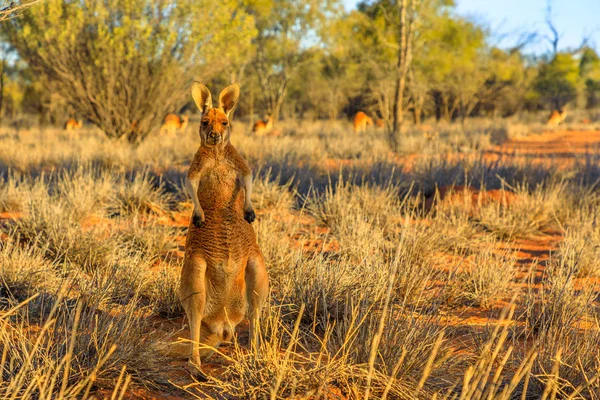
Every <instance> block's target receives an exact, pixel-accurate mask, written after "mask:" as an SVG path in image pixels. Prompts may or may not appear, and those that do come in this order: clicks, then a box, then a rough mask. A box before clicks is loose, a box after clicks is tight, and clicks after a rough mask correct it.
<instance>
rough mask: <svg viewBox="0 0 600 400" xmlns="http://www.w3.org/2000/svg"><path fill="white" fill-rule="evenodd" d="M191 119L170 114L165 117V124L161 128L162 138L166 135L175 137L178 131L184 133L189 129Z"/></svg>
mask: <svg viewBox="0 0 600 400" xmlns="http://www.w3.org/2000/svg"><path fill="white" fill-rule="evenodd" d="M189 119H190V118H189V117H188V116H187V115H184V116H182V117H181V118H179V116H177V115H175V114H168V115H167V116H166V117H165V122H164V123H163V125H162V126H161V127H160V134H161V136H162V135H165V134H168V135H171V136H175V133H176V132H177V131H179V132H181V133H184V132H185V128H187V125H188V121H189Z"/></svg>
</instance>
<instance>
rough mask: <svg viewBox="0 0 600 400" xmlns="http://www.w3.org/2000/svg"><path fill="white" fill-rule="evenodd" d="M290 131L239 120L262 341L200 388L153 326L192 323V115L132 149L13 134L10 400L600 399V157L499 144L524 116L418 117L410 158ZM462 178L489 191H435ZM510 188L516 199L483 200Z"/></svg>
mask: <svg viewBox="0 0 600 400" xmlns="http://www.w3.org/2000/svg"><path fill="white" fill-rule="evenodd" d="M281 129H282V136H280V137H266V138H255V137H253V136H251V135H250V134H248V132H245V130H246V127H244V126H243V125H242V124H237V125H236V126H235V131H234V133H233V139H232V141H233V143H234V144H235V145H236V146H237V148H238V149H239V150H240V152H241V153H242V154H243V155H244V157H246V158H247V159H248V161H249V162H250V164H251V166H252V168H253V170H254V171H255V185H254V193H253V203H254V206H255V208H256V209H257V214H258V221H257V222H256V223H255V224H254V227H255V229H256V232H257V236H258V241H259V244H260V247H261V249H262V251H263V253H264V255H265V258H266V260H267V265H268V268H269V273H270V279H271V287H272V293H271V299H270V300H271V301H270V307H269V308H268V309H266V310H265V311H264V313H263V324H262V332H261V338H260V342H259V348H258V349H254V348H248V347H247V346H246V343H245V333H244V332H242V333H241V334H240V335H239V337H236V338H235V339H234V342H233V344H231V345H229V346H225V347H224V348H222V352H223V353H222V354H220V355H216V356H215V358H218V359H219V360H220V362H221V363H222V364H223V365H222V366H221V368H219V369H218V371H216V372H215V373H214V374H212V373H211V374H210V378H209V381H208V382H193V380H192V378H191V377H187V378H186V379H187V381H186V382H185V384H183V383H181V382H178V383H176V384H169V383H167V382H168V381H169V380H171V382H174V381H173V380H172V379H171V378H172V376H173V374H175V375H178V376H181V375H183V374H182V373H181V371H179V370H178V367H177V366H173V365H172V364H169V362H168V361H172V358H165V356H164V355H163V354H162V353H160V352H159V351H158V350H157V349H162V348H164V347H165V342H164V340H165V339H164V338H163V337H162V336H163V334H164V335H165V336H168V334H170V333H171V332H165V331H163V330H162V329H163V328H161V325H160V323H158V322H161V321H163V322H164V318H169V319H170V318H174V319H175V321H178V320H177V318H179V317H181V316H182V310H181V305H180V303H179V301H178V281H179V273H180V268H181V262H182V260H181V254H180V253H178V250H181V248H179V246H178V242H179V243H180V242H181V240H182V237H181V236H183V235H185V223H186V222H182V221H188V220H189V219H188V213H189V212H190V208H189V204H187V203H186V201H187V198H186V196H185V194H184V191H183V189H182V182H183V178H184V176H185V171H186V168H187V165H188V164H189V161H190V160H191V158H192V156H193V153H194V151H195V149H196V148H197V145H198V138H197V135H196V134H194V133H193V129H188V132H187V133H186V134H185V135H182V136H181V137H179V138H175V139H169V138H166V139H165V138H157V137H151V138H149V139H148V140H147V141H145V142H144V143H142V144H140V145H139V146H137V147H135V146H131V145H129V144H127V143H121V142H118V143H114V142H110V141H108V140H106V139H104V138H102V137H101V136H100V135H99V134H98V132H95V131H93V130H90V131H82V132H80V133H79V135H80V136H79V137H78V138H75V139H71V138H69V137H68V135H65V134H64V132H62V131H51V130H43V131H38V130H32V131H29V132H27V131H21V132H19V136H18V137H16V136H15V135H12V134H11V135H5V136H3V137H2V138H1V139H0V141H1V142H2V144H3V146H0V148H1V149H3V150H0V179H1V180H2V181H1V183H0V212H5V211H9V212H18V213H19V214H18V215H15V216H14V218H9V219H4V220H0V238H1V239H0V240H1V242H0V243H1V247H0V279H1V281H0V296H1V305H2V306H3V309H2V311H1V312H0V347H1V349H2V350H3V351H4V352H5V353H6V357H4V358H2V360H4V361H2V365H3V368H4V373H3V375H2V380H1V381H0V397H2V398H5V397H10V396H13V395H16V396H18V397H22V398H23V397H27V396H26V395H28V394H33V395H32V396H33V397H38V398H48V399H50V398H59V399H60V398H82V397H83V398H84V397H86V395H85V393H86V391H89V393H91V394H95V395H98V393H103V395H104V394H106V393H109V392H111V391H113V390H114V393H115V398H118V396H120V395H121V394H124V393H125V392H127V391H128V390H131V388H139V387H148V388H150V389H151V390H153V389H152V388H156V387H157V386H159V387H160V388H161V390H167V391H175V390H184V391H186V392H187V393H188V396H195V397H199V398H202V397H203V396H204V397H213V398H214V397H218V396H221V397H224V398H272V399H276V398H290V397H291V398H326V397H329V398H352V399H355V398H363V399H365V398H372V399H374V398H394V399H431V398H433V397H434V396H437V398H438V399H440V398H444V399H446V398H448V399H450V398H463V399H513V398H521V396H523V397H522V398H525V397H524V396H525V394H526V395H527V396H528V397H527V398H542V397H543V396H544V393H545V392H546V393H547V396H548V398H551V396H552V393H556V394H555V397H556V398H567V397H568V396H569V395H572V396H573V398H576V396H580V397H582V398H591V399H595V398H600V395H599V393H600V391H599V388H600V386H599V384H598V379H596V378H595V377H596V374H597V370H598V368H599V366H600V364H599V362H598V360H600V354H598V348H600V335H598V329H599V327H598V326H597V323H596V321H597V318H598V310H597V306H598V304H597V300H596V296H597V295H596V288H595V287H594V286H593V285H592V284H591V283H592V282H593V278H594V277H597V276H598V274H599V272H598V271H599V270H600V267H599V266H598V265H597V264H598V262H597V259H598V243H599V241H600V238H599V236H598V235H599V233H598V229H597V226H596V219H597V217H596V214H597V207H598V205H599V202H598V198H599V196H598V195H597V189H596V185H595V182H597V180H598V178H600V165H599V163H598V159H597V158H593V157H589V158H586V159H581V160H578V161H577V162H575V163H574V165H573V166H571V167H568V168H558V167H556V166H547V165H541V164H535V163H530V162H526V161H523V160H514V159H511V158H505V159H502V160H500V161H493V162H492V161H488V160H487V159H486V158H484V157H483V151H484V150H485V149H486V148H488V147H489V146H492V145H494V144H499V143H502V142H503V141H504V140H507V139H510V138H512V137H515V136H523V135H527V134H529V133H531V132H535V131H536V129H538V128H537V127H536V126H531V125H518V124H516V123H511V124H497V123H495V122H493V121H473V122H471V123H469V124H468V125H467V126H460V125H442V124H440V125H433V126H431V127H429V128H427V129H428V132H434V133H435V134H431V135H425V134H424V130H425V128H422V129H414V130H413V129H411V130H410V131H407V133H406V135H405V136H404V137H403V142H402V145H401V147H402V152H403V154H415V153H418V154H419V155H420V156H419V157H418V158H417V159H416V160H412V161H411V162H410V163H408V162H407V163H404V160H406V159H404V158H400V161H399V159H398V157H403V154H401V155H392V154H390V152H389V150H388V148H387V145H386V142H385V137H384V135H383V133H382V132H380V131H375V130H373V131H369V132H367V133H365V134H364V135H355V134H354V133H353V132H352V131H351V126H350V124H348V123H345V122H341V121H338V122H334V123H332V122H314V123H307V122H305V121H290V122H288V123H285V124H281ZM7 149H10V151H8V150H7ZM452 185H462V186H465V187H467V189H469V190H470V189H471V188H473V189H476V190H479V193H481V194H480V196H479V200H478V201H473V200H472V197H471V192H470V191H469V190H467V189H465V190H464V192H462V193H461V192H460V190H459V193H457V194H456V196H455V197H454V199H455V200H454V201H450V200H449V199H443V198H440V196H439V194H440V193H441V192H440V189H441V188H444V187H446V188H447V187H449V186H452ZM495 189H503V190H505V191H506V193H507V194H508V195H509V196H507V197H506V198H507V199H508V198H509V197H510V199H511V200H510V201H508V200H502V199H500V200H493V201H487V200H485V201H484V200H483V199H485V196H486V193H487V192H488V191H492V190H495ZM436 193H437V194H438V198H437V199H435V200H434V198H435V196H436ZM551 234H552V235H557V234H562V235H563V236H564V237H563V239H562V241H561V243H560V244H558V245H557V246H556V248H555V249H552V250H553V251H552V255H551V257H550V259H549V260H548V261H545V262H544V261H540V263H539V264H538V265H537V267H538V268H539V269H540V271H541V272H540V274H541V276H538V277H537V278H536V275H535V273H534V272H531V273H530V274H529V275H527V276H529V277H530V281H526V282H521V279H517V276H518V273H519V268H520V266H519V262H520V261H522V260H521V258H519V256H518V255H517V250H518V248H519V246H520V243H521V242H520V241H522V240H524V239H528V240H535V238H539V237H544V236H547V235H551ZM529 268H531V265H523V266H522V269H521V271H523V270H527V269H529ZM535 279H538V280H537V281H536V280H535ZM61 287H62V288H63V291H62V292H61V291H60V288H61ZM36 294H38V296H37V297H36V298H34V299H31V300H29V303H28V304H27V305H22V306H21V308H19V309H16V308H14V307H16V304H17V302H19V301H24V300H25V299H27V298H28V297H30V296H32V295H36ZM513 298H514V300H513V301H512V302H511V307H512V308H511V307H507V308H504V311H499V309H500V308H502V307H501V306H500V305H505V304H506V302H510V299H513ZM511 310H513V311H514V312H513V311H511ZM469 313H471V314H473V315H475V316H476V317H477V318H479V319H486V320H489V321H490V325H492V326H491V327H490V329H488V331H487V332H488V333H489V335H487V336H486V335H485V333H482V332H481V331H477V332H479V333H478V335H479V336H478V340H477V343H483V345H481V346H480V347H477V346H471V345H469V344H468V343H465V341H464V340H465V335H464V332H465V331H467V332H474V331H475V328H474V326H475V325H476V324H475V325H474V324H471V322H470V321H469V319H468V318H465V319H464V320H463V321H462V322H458V323H457V322H455V321H456V319H460V318H463V315H466V314H469ZM499 314H501V315H500V317H498V316H499ZM150 317H152V318H150ZM157 321H158V322H157ZM452 321H454V322H452ZM177 323H178V322H177ZM238 339H239V341H238ZM240 342H241V343H240ZM25 349H27V352H25ZM557 360H560V362H559V361H557ZM119 377H120V378H119ZM175 386H177V387H179V389H177V388H175ZM103 388H106V389H108V392H100V390H101V389H103Z"/></svg>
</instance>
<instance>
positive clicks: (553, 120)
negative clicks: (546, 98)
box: [547, 106, 567, 126]
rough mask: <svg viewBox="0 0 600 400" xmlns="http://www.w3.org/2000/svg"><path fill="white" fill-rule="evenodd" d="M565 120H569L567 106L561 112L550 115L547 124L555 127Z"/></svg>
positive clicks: (557, 111)
mask: <svg viewBox="0 0 600 400" xmlns="http://www.w3.org/2000/svg"><path fill="white" fill-rule="evenodd" d="M565 118H567V106H564V107H563V108H562V110H560V111H559V110H554V111H552V114H550V118H548V122H547V124H548V125H553V126H556V125H560V124H561V123H563V122H564V121H565Z"/></svg>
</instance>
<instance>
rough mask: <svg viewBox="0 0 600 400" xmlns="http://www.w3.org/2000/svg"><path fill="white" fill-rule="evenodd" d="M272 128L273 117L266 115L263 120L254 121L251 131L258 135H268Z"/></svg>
mask: <svg viewBox="0 0 600 400" xmlns="http://www.w3.org/2000/svg"><path fill="white" fill-rule="evenodd" d="M272 129H273V117H272V116H270V115H269V116H267V118H265V120H264V121H263V120H259V121H256V122H255V123H254V126H253V127H252V132H254V133H255V134H256V135H258V136H264V135H268V134H269V133H270V132H271V130H272Z"/></svg>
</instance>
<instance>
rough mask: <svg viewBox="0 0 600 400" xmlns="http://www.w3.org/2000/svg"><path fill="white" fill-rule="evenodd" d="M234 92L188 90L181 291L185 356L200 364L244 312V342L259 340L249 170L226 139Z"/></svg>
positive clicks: (260, 270) (259, 261)
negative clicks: (195, 121)
mask: <svg viewBox="0 0 600 400" xmlns="http://www.w3.org/2000/svg"><path fill="white" fill-rule="evenodd" d="M239 94H240V88H239V85H237V84H234V85H230V86H228V87H226V88H225V89H223V91H222V92H221V94H220V95H219V107H218V108H213V107H212V97H211V94H210V91H209V90H208V88H207V87H206V86H204V85H203V84H201V83H199V82H194V84H193V85H192V97H193V98H194V101H195V103H196V105H197V106H198V108H199V109H200V112H201V114H202V117H201V122H200V140H201V145H200V148H199V149H198V151H197V152H196V155H195V156H194V160H193V161H192V164H191V165H190V169H189V171H188V175H187V183H186V187H187V190H188V192H189V194H190V196H191V198H192V201H193V203H194V213H193V216H192V221H191V223H190V226H189V229H188V235H187V241H186V245H185V260H184V264H183V269H182V271H181V286H180V289H179V295H180V299H181V303H182V305H183V308H184V309H185V313H186V314H187V317H188V320H189V325H190V339H191V341H192V353H191V358H190V362H191V363H192V364H194V365H195V366H197V367H198V368H199V367H200V365H201V356H202V357H203V358H206V357H208V356H210V355H211V354H212V352H213V350H211V349H203V350H202V351H200V346H199V343H201V344H203V345H207V346H210V347H217V346H218V345H219V344H220V343H221V342H222V341H226V340H229V339H230V338H231V337H232V335H233V333H234V330H235V327H236V326H237V325H238V324H239V323H240V322H241V321H242V320H243V319H244V317H248V319H249V322H250V342H251V343H256V341H257V338H258V336H257V327H258V321H259V315H260V310H261V308H262V306H263V305H264V303H265V301H266V299H267V295H268V291H269V279H268V276H267V270H266V268H265V261H264V258H263V255H262V253H261V251H260V249H259V247H258V244H257V242H256V235H255V233H254V229H253V228H252V225H250V224H251V223H252V222H253V221H254V219H255V214H254V209H253V207H252V203H251V201H250V196H251V194H252V172H251V171H250V168H249V167H248V164H247V163H246V161H245V160H244V159H243V158H242V157H241V156H240V155H239V154H238V152H237V151H236V149H235V148H234V147H233V146H232V145H231V143H230V142H229V137H230V134H231V124H230V122H229V113H230V112H231V110H232V109H233V107H234V106H235V105H236V103H237V101H238V98H239Z"/></svg>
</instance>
